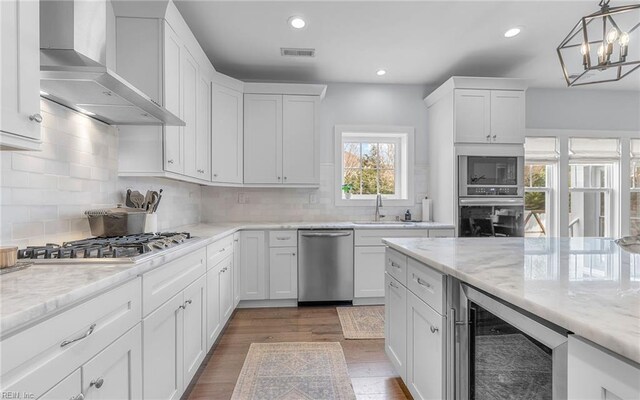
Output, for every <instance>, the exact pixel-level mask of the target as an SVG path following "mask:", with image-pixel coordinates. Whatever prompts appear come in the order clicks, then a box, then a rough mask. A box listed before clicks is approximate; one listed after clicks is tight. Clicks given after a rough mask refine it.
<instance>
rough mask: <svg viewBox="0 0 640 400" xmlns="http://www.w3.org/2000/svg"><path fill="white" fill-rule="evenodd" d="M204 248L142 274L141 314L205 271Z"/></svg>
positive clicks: (162, 301)
mask: <svg viewBox="0 0 640 400" xmlns="http://www.w3.org/2000/svg"><path fill="white" fill-rule="evenodd" d="M206 254H207V251H206V249H205V248H202V249H198V250H196V251H195V252H194V253H192V254H189V255H187V256H184V257H181V258H179V259H177V260H174V261H171V262H170V263H167V264H165V265H163V266H162V267H159V268H157V269H154V270H153V271H151V272H148V273H146V274H144V275H142V314H143V315H145V316H146V315H148V314H149V313H150V312H151V311H153V310H155V309H156V308H158V307H159V306H160V305H161V304H162V303H164V302H165V301H167V300H169V299H170V298H172V297H173V296H175V295H176V293H178V292H180V291H181V290H182V289H184V288H185V287H187V286H188V285H189V284H190V283H191V282H193V281H195V280H196V279H198V278H199V277H200V276H202V275H203V274H204V273H205V272H207V267H206V264H205V262H206Z"/></svg>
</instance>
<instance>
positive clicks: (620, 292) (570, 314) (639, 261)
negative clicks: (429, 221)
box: [385, 238, 640, 399]
mask: <svg viewBox="0 0 640 400" xmlns="http://www.w3.org/2000/svg"><path fill="white" fill-rule="evenodd" d="M385 244H386V245H387V246H388V250H387V259H388V264H389V265H391V267H390V268H389V267H388V268H387V274H388V280H389V281H390V284H391V286H390V288H391V289H393V288H402V287H404V286H401V285H400V284H404V285H405V286H406V292H407V293H408V295H407V298H408V299H410V297H411V296H413V294H412V292H414V293H415V294H416V296H417V298H420V299H421V300H423V302H422V304H425V303H426V304H428V305H429V306H430V309H431V310H432V311H435V312H436V313H437V314H434V315H435V316H436V317H437V318H435V319H433V320H432V321H436V322H437V323H436V322H433V323H432V325H431V327H432V332H434V330H435V332H436V333H440V332H444V333H442V336H441V337H440V339H439V340H440V342H439V343H440V346H441V348H442V353H443V354H442V357H443V358H444V359H443V362H442V365H443V366H446V365H447V362H449V361H447V360H451V359H452V358H451V357H450V355H448V354H446V353H447V346H448V342H447V341H448V340H451V334H452V332H451V331H453V330H455V329H457V328H453V326H454V325H452V322H453V323H458V324H460V323H461V321H458V320H457V318H456V321H450V319H451V315H450V313H449V310H450V307H449V306H450V304H449V303H450V302H451V301H452V300H451V299H452V295H451V290H452V289H453V287H452V286H453V285H452V283H451V282H461V283H462V284H464V285H468V286H469V287H471V288H473V289H477V290H478V291H479V292H481V293H484V294H486V295H488V296H490V297H492V298H494V299H496V300H497V301H498V302H500V303H502V304H506V305H507V306H510V307H512V308H513V309H514V310H518V312H521V313H523V314H525V315H528V316H531V317H532V318H534V319H536V320H538V321H541V322H542V323H543V324H546V325H552V326H554V327H555V328H556V329H557V330H560V331H562V330H564V332H565V335H568V337H569V352H568V353H569V355H568V359H569V367H568V368H567V370H568V380H569V390H568V393H569V398H591V397H589V396H590V394H588V393H587V392H586V391H588V390H592V391H595V390H596V389H598V388H600V389H601V390H599V391H597V393H594V396H595V397H593V398H596V397H597V398H598V399H599V398H639V396H640V383H639V382H640V369H639V366H640V255H635V254H630V253H628V252H625V251H623V250H621V249H619V248H618V247H617V246H616V245H615V243H613V241H612V240H609V239H599V238H571V239H569V238H557V239H556V238H554V239H537V238H536V239H534V238H526V239H525V238H486V239H484V238H455V239H453V238H452V239H423V238H419V239H410V238H407V239H387V240H385ZM400 256H402V257H406V260H407V261H405V263H406V264H407V267H406V268H405V271H402V270H403V268H402V262H403V260H402V259H401V258H400ZM398 266H399V267H398ZM398 271H400V275H399V273H398ZM422 273H426V275H422ZM403 274H406V277H405V276H404V275H403ZM398 276H400V279H399V278H398ZM439 276H442V278H441V279H440V278H438V277H439ZM430 277H435V278H433V280H431V279H430ZM402 278H404V279H405V282H404V283H403V282H402ZM439 284H441V287H438V285H439ZM412 285H413V286H412ZM426 287H428V288H429V290H425V291H424V293H422V292H419V291H420V290H422V289H424V288H426ZM414 288H417V289H415V290H414ZM434 288H435V289H434ZM439 290H440V291H441V292H442V293H441V295H440V296H438V291H439ZM434 293H435V294H436V296H433V295H434ZM430 296H431V297H430ZM393 298H394V297H393V295H391V298H389V295H388V298H387V308H390V309H391V312H393V311H394V310H398V309H399V307H398V306H397V305H396V306H394V307H389V301H390V300H391V303H392V304H393V303H394V300H393ZM430 299H431V301H434V300H433V299H436V300H435V304H436V305H435V306H434V305H433V304H430V303H429V300H430ZM410 302H411V301H410V300H407V304H409V303H410ZM407 307H408V309H409V308H410V306H409V305H408V306H407ZM440 318H441V320H440ZM387 319H391V320H394V316H393V315H391V316H390V317H389V318H387ZM405 319H406V320H407V326H410V322H411V321H410V319H411V316H410V315H409V312H407V314H406V316H405ZM395 320H398V318H395ZM463 322H464V321H463ZM438 324H441V325H442V326H439V325H438ZM447 327H449V329H448V330H449V331H450V332H447ZM409 330H410V328H407V331H409ZM387 333H389V332H388V331H387ZM391 333H393V329H391ZM408 333H409V332H408ZM397 336H398V333H396V337H397ZM386 339H387V340H389V339H394V338H389V337H387V338H386ZM573 339H576V340H573ZM394 340H395V339H394ZM412 340H414V341H415V338H410V337H409V336H407V339H406V340H405V342H406V348H405V349H404V351H405V358H404V360H399V359H398V355H402V352H403V351H402V350H403V349H398V347H402V344H399V343H400V342H398V341H395V346H396V349H393V345H394V344H391V349H389V348H388V349H387V354H390V358H391V359H392V361H394V358H396V360H395V361H396V362H394V364H395V365H398V366H400V368H401V371H399V373H400V374H401V376H402V375H403V372H404V376H403V378H405V377H406V379H405V383H407V386H408V387H409V389H410V390H412V386H413V389H414V390H412V393H413V394H414V397H415V398H421V397H423V395H422V394H421V393H417V392H419V390H417V389H418V388H419V387H420V382H417V383H416V382H415V381H416V380H419V377H417V376H416V375H415V373H413V372H412V371H411V368H412V367H416V365H410V364H412V363H413V361H414V360H417V359H418V358H417V357H416V356H417V355H416V354H413V355H412V354H411V352H412V351H415V349H414V347H415V343H411V341H412ZM572 341H573V342H575V343H577V342H578V341H579V343H581V344H585V343H586V344H587V346H589V347H590V348H593V349H597V350H598V351H599V352H601V353H602V354H603V358H602V361H598V363H600V365H599V366H597V365H595V366H594V365H588V364H589V362H586V364H585V360H587V359H588V357H587V356H584V357H583V355H582V354H578V355H576V354H573V355H572ZM412 346H413V347H412ZM387 347H389V345H388V346H387ZM448 347H449V348H451V346H450V345H449V346H448ZM577 347H578V346H574V348H577ZM449 351H451V350H449ZM605 355H606V356H605ZM585 365H586V366H587V367H594V370H593V371H586V370H585V369H584V367H585ZM554 367H555V366H554ZM598 367H600V368H608V369H609V371H602V370H598ZM402 368H405V369H404V370H402ZM416 368H417V367H416ZM449 368H450V365H449V366H448V367H443V369H445V370H444V371H442V379H441V380H442V392H441V393H442V394H443V396H444V393H446V392H447V391H449V392H452V391H453V390H454V389H453V387H454V386H453V385H454V383H453V382H452V381H451V379H452V377H451V376H448V377H447V371H448V369H449ZM451 371H454V370H453V369H451ZM412 373H413V376H412ZM453 374H455V373H454V372H450V373H449V375H453ZM578 374H581V376H580V382H582V383H581V386H582V388H575V387H574V388H572V376H573V377H574V378H575V377H576V376H577V375H578ZM607 374H610V375H612V376H608V375H607ZM431 375H433V374H431ZM605 375H607V376H606V379H605V378H604V377H605ZM592 378H593V379H592ZM447 379H449V380H447ZM603 379H604V380H605V381H606V382H604V381H602V380H603ZM612 379H614V380H615V379H618V380H619V382H616V383H611V382H610V381H611V380H612ZM574 383H575V382H574ZM598 385H599V386H598ZM607 385H610V386H615V385H618V386H616V390H618V392H616V390H614V389H609V391H607V390H605V389H606V386H607ZM619 386H623V387H622V388H619ZM594 388H595V389H594ZM605 392H606V393H608V395H607V394H606V393H605ZM602 393H605V394H602ZM620 393H623V394H620ZM612 394H616V395H617V396H619V397H613V396H612ZM630 394H632V396H631V397H630ZM596 395H597V396H596ZM601 396H604V397H601ZM607 396H609V397H607ZM424 397H426V396H424ZM446 398H452V397H450V396H446ZM456 398H465V397H457V396H456Z"/></svg>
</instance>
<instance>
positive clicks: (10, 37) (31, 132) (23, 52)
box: [0, 0, 41, 145]
mask: <svg viewBox="0 0 640 400" xmlns="http://www.w3.org/2000/svg"><path fill="white" fill-rule="evenodd" d="M39 27H40V4H39V3H38V2H37V1H19V0H3V1H1V2H0V49H1V50H2V58H1V59H0V70H1V71H2V73H1V74H0V83H1V86H2V91H1V93H0V104H1V107H2V108H1V110H2V114H1V115H0V131H2V133H3V134H2V135H0V141H1V142H2V143H0V144H4V143H5V138H6V139H10V137H8V138H7V137H5V135H4V133H7V134H10V135H17V137H18V138H20V137H22V138H26V139H27V140H40V123H39V122H38V121H37V118H38V117H40V118H41V116H40V115H39V114H40V29H39ZM30 117H32V118H30ZM7 143H8V142H7ZM8 144H9V145H10V144H11V143H8Z"/></svg>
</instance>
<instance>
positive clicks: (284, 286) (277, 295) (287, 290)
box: [269, 247, 298, 300]
mask: <svg viewBox="0 0 640 400" xmlns="http://www.w3.org/2000/svg"><path fill="white" fill-rule="evenodd" d="M269 298H270V299H272V300H274V299H297V298H298V256H297V247H272V248H271V249H270V250H269Z"/></svg>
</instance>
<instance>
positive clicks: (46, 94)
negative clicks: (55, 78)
mask: <svg viewBox="0 0 640 400" xmlns="http://www.w3.org/2000/svg"><path fill="white" fill-rule="evenodd" d="M48 95H49V93H47V92H45V91H44V90H41V91H40V96H48Z"/></svg>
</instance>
